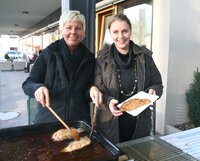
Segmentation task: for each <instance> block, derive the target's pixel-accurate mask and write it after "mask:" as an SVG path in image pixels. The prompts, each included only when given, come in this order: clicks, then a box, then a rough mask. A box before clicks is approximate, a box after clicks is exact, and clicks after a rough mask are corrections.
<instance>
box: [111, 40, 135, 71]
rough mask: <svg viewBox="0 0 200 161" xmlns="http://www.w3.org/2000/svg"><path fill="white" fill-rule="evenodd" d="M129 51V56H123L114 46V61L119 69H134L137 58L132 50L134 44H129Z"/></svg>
mask: <svg viewBox="0 0 200 161" xmlns="http://www.w3.org/2000/svg"><path fill="white" fill-rule="evenodd" d="M129 44H130V45H129V51H128V53H127V55H123V54H121V53H120V52H119V51H117V49H116V47H115V45H113V50H114V52H113V55H114V59H115V62H116V64H117V65H118V67H119V68H123V69H129V68H132V67H133V64H134V61H135V60H134V58H135V55H134V53H133V50H132V48H133V47H132V46H133V45H132V43H129Z"/></svg>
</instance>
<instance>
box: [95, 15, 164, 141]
mask: <svg viewBox="0 0 200 161" xmlns="http://www.w3.org/2000/svg"><path fill="white" fill-rule="evenodd" d="M108 29H109V32H110V35H111V38H112V40H113V44H112V45H111V46H110V47H105V48H103V49H102V50H100V51H99V53H98V58H97V61H98V62H97V65H96V72H95V86H96V87H98V89H99V90H100V91H101V92H102V94H103V103H102V104H101V105H100V107H99V108H98V113H97V122H96V124H97V125H96V126H97V127H98V129H99V130H100V131H102V132H103V133H104V135H106V137H107V138H109V139H110V140H111V141H112V142H114V143H118V142H124V141H127V140H130V139H135V138H139V137H143V136H147V135H149V134H150V129H151V120H150V115H151V113H150V109H149V108H147V109H146V110H145V111H143V112H142V113H141V114H140V115H139V116H137V117H133V116H132V115H129V114H128V113H126V112H124V113H122V112H121V111H119V110H118V109H117V108H116V105H117V104H118V103H120V102H122V101H124V100H126V99H128V98H130V97H131V96H133V95H134V94H136V93H137V92H139V91H145V92H147V93H149V94H152V95H158V96H161V95H162V89H163V86H162V79H161V75H160V73H159V71H158V69H157V67H156V65H155V63H154V61H153V59H152V56H151V55H152V53H151V51H149V50H148V49H147V48H144V47H143V48H141V47H139V46H138V45H136V44H134V42H132V41H131V40H130V36H131V30H132V29H131V23H130V21H129V19H128V18H127V17H126V15H124V14H122V13H119V14H117V15H115V16H113V17H112V18H111V19H110V22H109V24H108Z"/></svg>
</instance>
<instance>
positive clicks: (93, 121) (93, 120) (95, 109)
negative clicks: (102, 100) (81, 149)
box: [90, 106, 97, 137]
mask: <svg viewBox="0 0 200 161" xmlns="http://www.w3.org/2000/svg"><path fill="white" fill-rule="evenodd" d="M96 114H97V107H96V106H94V114H93V119H92V127H91V131H90V137H91V136H92V133H93V131H94V124H95V121H96Z"/></svg>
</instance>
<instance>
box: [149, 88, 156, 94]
mask: <svg viewBox="0 0 200 161" xmlns="http://www.w3.org/2000/svg"><path fill="white" fill-rule="evenodd" d="M148 93H149V94H150V95H156V91H155V90H154V89H149V92H148Z"/></svg>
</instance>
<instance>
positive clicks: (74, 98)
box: [22, 11, 95, 124]
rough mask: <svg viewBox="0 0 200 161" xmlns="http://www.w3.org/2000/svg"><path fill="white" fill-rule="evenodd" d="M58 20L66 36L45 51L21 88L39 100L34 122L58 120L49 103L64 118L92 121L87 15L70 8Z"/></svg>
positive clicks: (92, 64) (91, 64)
mask: <svg viewBox="0 0 200 161" xmlns="http://www.w3.org/2000/svg"><path fill="white" fill-rule="evenodd" d="M59 23H60V31H61V33H62V36H63V38H61V39H60V40H57V41H55V42H54V43H52V44H50V45H49V46H48V47H47V48H46V49H44V50H43V51H42V53H41V54H40V55H39V57H38V58H37V60H36V62H35V64H34V66H33V69H32V70H31V72H30V75H29V76H28V78H27V79H26V81H25V82H24V83H23V84H22V88H23V91H24V93H25V94H26V95H28V96H30V97H35V98H36V100H37V101H38V104H37V113H36V116H35V119H34V121H33V123H35V124H37V123H45V122H53V121H57V120H56V118H55V117H54V116H53V115H52V114H51V113H50V112H49V111H48V109H47V108H46V107H48V106H51V108H53V110H54V111H55V112H56V113H57V114H58V115H59V116H60V117H61V118H62V119H63V120H65V121H75V120H85V121H87V122H89V123H90V107H89V101H90V96H89V88H90V86H91V84H92V83H93V78H94V67H95V57H94V54H92V53H91V52H90V51H89V50H88V49H87V48H86V47H85V46H84V45H83V44H82V43H81V42H82V40H83V39H84V37H85V28H86V27H85V17H84V16H83V15H82V14H80V12H79V11H67V12H65V13H63V14H62V15H61V17H60V21H59Z"/></svg>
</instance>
